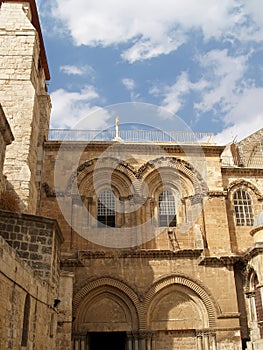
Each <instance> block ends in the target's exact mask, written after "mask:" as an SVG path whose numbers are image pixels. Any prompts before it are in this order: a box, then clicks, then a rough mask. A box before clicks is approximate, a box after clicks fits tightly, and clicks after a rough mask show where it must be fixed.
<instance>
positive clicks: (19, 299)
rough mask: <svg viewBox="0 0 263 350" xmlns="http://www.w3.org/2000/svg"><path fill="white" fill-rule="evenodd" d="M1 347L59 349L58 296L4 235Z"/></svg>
mask: <svg viewBox="0 0 263 350" xmlns="http://www.w3.org/2000/svg"><path fill="white" fill-rule="evenodd" d="M0 295H1V298H0V310H1V312H0V313H1V317H0V334H1V336H0V349H1V350H4V349H13V350H20V349H25V350H29V349H42V350H55V349H56V345H55V342H56V324H57V312H58V311H57V309H56V308H54V300H55V299H56V298H57V297H58V296H57V294H56V292H55V290H54V289H53V288H51V286H50V285H49V284H48V283H46V282H44V281H43V280H42V279H40V278H38V277H37V276H36V274H35V271H34V270H33V269H32V268H30V267H29V266H28V264H26V263H25V262H23V261H22V260H21V258H20V257H19V256H18V255H17V254H16V252H15V250H14V249H13V248H12V247H10V245H9V244H7V243H6V242H5V240H4V239H3V238H2V237H0Z"/></svg>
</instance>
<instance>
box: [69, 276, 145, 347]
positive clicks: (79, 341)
mask: <svg viewBox="0 0 263 350" xmlns="http://www.w3.org/2000/svg"><path fill="white" fill-rule="evenodd" d="M103 282H106V284H103ZM100 284H101V285H100ZM112 284H114V285H112ZM119 284H120V286H119V287H120V288H124V286H125V285H122V283H121V282H120V283H119ZM116 285H118V283H117V282H116V281H114V280H110V279H109V280H107V281H106V280H101V281H97V282H96V283H94V284H93V285H91V286H87V287H86V289H85V288H84V289H83V291H82V293H80V296H81V295H82V297H83V298H82V300H80V301H79V302H78V301H76V303H77V304H78V305H77V309H76V312H75V321H74V331H73V339H74V347H73V349H74V350H104V349H107V350H126V349H128V343H129V341H130V337H129V335H130V334H132V333H133V332H135V331H136V330H137V328H138V316H137V310H136V307H135V305H134V302H133V300H131V298H130V296H128V295H127V294H129V292H128V293H125V292H124V291H123V290H121V289H120V288H118V287H117V286H116ZM126 289H127V290H128V287H127V286H126ZM127 290H126V292H127ZM83 294H84V295H83ZM131 294H132V291H131ZM77 299H78V298H76V300H77Z"/></svg>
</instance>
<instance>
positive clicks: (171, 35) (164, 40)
mask: <svg viewBox="0 0 263 350" xmlns="http://www.w3.org/2000/svg"><path fill="white" fill-rule="evenodd" d="M260 1H261V0H250V1H249V2H251V5H248V4H247V3H248V1H244V4H243V3H242V2H240V1H237V0H221V1H218V0H200V1H196V0H188V1H187V3H186V2H185V0H177V1H174V0H163V1H150V0H146V1H139V0H125V1H121V0H107V1H106V2H105V1H102V0H96V1H95V0H90V1H88V2H87V1H83V0H67V1H65V0H56V1H55V3H54V4H53V11H52V13H53V16H54V17H55V18H58V19H60V20H61V21H62V22H63V24H64V26H65V29H66V30H68V31H69V32H70V34H71V36H72V37H73V39H74V41H75V43H76V45H87V46H104V47H105V46H110V45H116V44H122V43H129V44H130V46H129V47H128V48H126V49H125V51H124V52H123V53H122V57H123V58H124V59H126V60H128V61H129V62H131V63H133V62H135V61H138V60H144V59H150V58H152V57H157V56H159V55H161V54H168V53H170V52H171V51H173V50H176V49H177V48H178V47H179V46H180V45H182V44H183V43H184V42H186V41H187V37H188V36H187V34H188V33H189V31H191V30H193V29H198V30H200V31H201V32H202V33H203V36H204V38H206V39H207V40H209V39H211V38H217V39H220V40H221V39H225V38H236V39H238V40H240V38H242V35H240V30H241V26H243V27H245V28H244V31H243V32H242V33H243V35H246V36H247V38H246V40H247V39H249V37H251V38H253V37H255V35H256V32H257V31H258V30H259V29H260V28H259V26H260V25H261V26H262V22H263V21H262V18H263V15H262V14H259V12H260V13H261V10H260V11H259V9H261V8H262V6H261V4H260ZM258 11H259V12H258ZM250 18H252V19H253V21H252V20H251V19H250ZM245 33H246V34H245ZM258 37H259V35H258ZM261 40H262V39H261Z"/></svg>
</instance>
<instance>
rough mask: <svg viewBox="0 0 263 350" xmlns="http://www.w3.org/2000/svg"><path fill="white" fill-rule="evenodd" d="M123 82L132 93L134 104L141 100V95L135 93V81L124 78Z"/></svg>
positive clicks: (131, 98)
mask: <svg viewBox="0 0 263 350" xmlns="http://www.w3.org/2000/svg"><path fill="white" fill-rule="evenodd" d="M121 82H122V84H123V85H124V87H125V88H126V89H127V90H128V91H129V92H130V100H131V101H132V102H135V101H138V100H139V99H140V94H138V93H136V92H135V87H136V84H135V81H134V80H133V79H131V78H123V79H122V81H121Z"/></svg>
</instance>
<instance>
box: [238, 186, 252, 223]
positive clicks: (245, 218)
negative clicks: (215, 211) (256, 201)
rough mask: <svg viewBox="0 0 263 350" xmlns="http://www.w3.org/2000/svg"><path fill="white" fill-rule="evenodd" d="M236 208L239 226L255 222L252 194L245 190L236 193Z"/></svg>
mask: <svg viewBox="0 0 263 350" xmlns="http://www.w3.org/2000/svg"><path fill="white" fill-rule="evenodd" d="M234 210H235V217H236V225H237V226H252V225H253V223H254V215H253V206H252V200H251V197H250V195H249V194H248V193H247V192H246V191H244V190H237V191H236V192H235V193H234Z"/></svg>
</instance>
